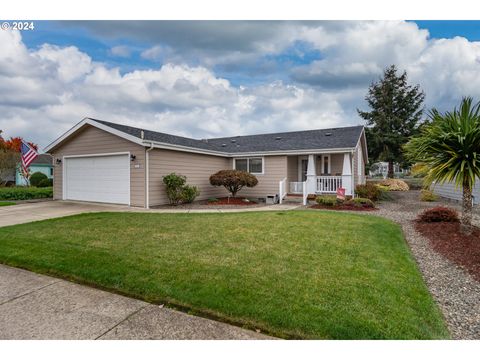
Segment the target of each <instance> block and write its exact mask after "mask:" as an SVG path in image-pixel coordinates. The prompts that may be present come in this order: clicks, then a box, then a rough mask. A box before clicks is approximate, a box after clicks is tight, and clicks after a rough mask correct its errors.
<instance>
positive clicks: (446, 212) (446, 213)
mask: <svg viewBox="0 0 480 360" xmlns="http://www.w3.org/2000/svg"><path fill="white" fill-rule="evenodd" d="M418 220H419V221H422V222H429V223H431V222H458V213H457V211H456V210H454V209H450V208H447V207H444V206H437V207H434V208H431V209H427V210H425V211H424V212H423V213H421V214H420V215H419V216H418Z"/></svg>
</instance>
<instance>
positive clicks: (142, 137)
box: [140, 130, 145, 140]
mask: <svg viewBox="0 0 480 360" xmlns="http://www.w3.org/2000/svg"><path fill="white" fill-rule="evenodd" d="M140 138H141V139H142V140H143V139H145V133H144V132H143V130H141V131H140Z"/></svg>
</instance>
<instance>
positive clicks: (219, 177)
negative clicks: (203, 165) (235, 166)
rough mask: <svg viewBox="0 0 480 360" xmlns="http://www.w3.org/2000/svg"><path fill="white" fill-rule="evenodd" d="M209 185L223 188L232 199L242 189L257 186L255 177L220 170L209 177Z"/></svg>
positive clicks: (242, 172)
mask: <svg viewBox="0 0 480 360" xmlns="http://www.w3.org/2000/svg"><path fill="white" fill-rule="evenodd" d="M210 184H211V185H213V186H223V187H224V188H225V189H227V190H228V191H229V192H230V193H231V194H232V196H233V197H235V195H237V193H238V192H239V191H240V190H241V189H242V188H243V187H244V186H246V187H254V186H256V185H257V184H258V179H257V178H256V176H255V175H252V174H250V173H249V172H246V171H240V170H220V171H218V172H216V173H215V174H213V175H211V176H210Z"/></svg>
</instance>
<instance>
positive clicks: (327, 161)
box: [322, 155, 331, 175]
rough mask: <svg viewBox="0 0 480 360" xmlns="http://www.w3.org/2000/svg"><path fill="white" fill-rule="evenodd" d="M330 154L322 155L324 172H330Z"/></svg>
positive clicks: (325, 173)
mask: <svg viewBox="0 0 480 360" xmlns="http://www.w3.org/2000/svg"><path fill="white" fill-rule="evenodd" d="M330 171H331V170H330V155H322V174H324V175H327V174H330Z"/></svg>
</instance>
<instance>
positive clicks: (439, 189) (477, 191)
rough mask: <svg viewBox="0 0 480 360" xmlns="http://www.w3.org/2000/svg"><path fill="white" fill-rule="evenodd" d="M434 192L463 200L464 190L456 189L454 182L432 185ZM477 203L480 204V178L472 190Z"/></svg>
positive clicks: (448, 197) (452, 198)
mask: <svg viewBox="0 0 480 360" xmlns="http://www.w3.org/2000/svg"><path fill="white" fill-rule="evenodd" d="M432 189H433V192H434V193H435V194H437V195H439V196H442V197H444V198H447V199H451V200H457V201H462V196H463V190H462V189H461V188H457V189H455V184H454V183H444V184H436V185H432ZM472 194H473V196H474V199H473V203H474V204H475V205H478V204H480V180H477V182H476V183H475V187H474V188H473V192H472Z"/></svg>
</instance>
